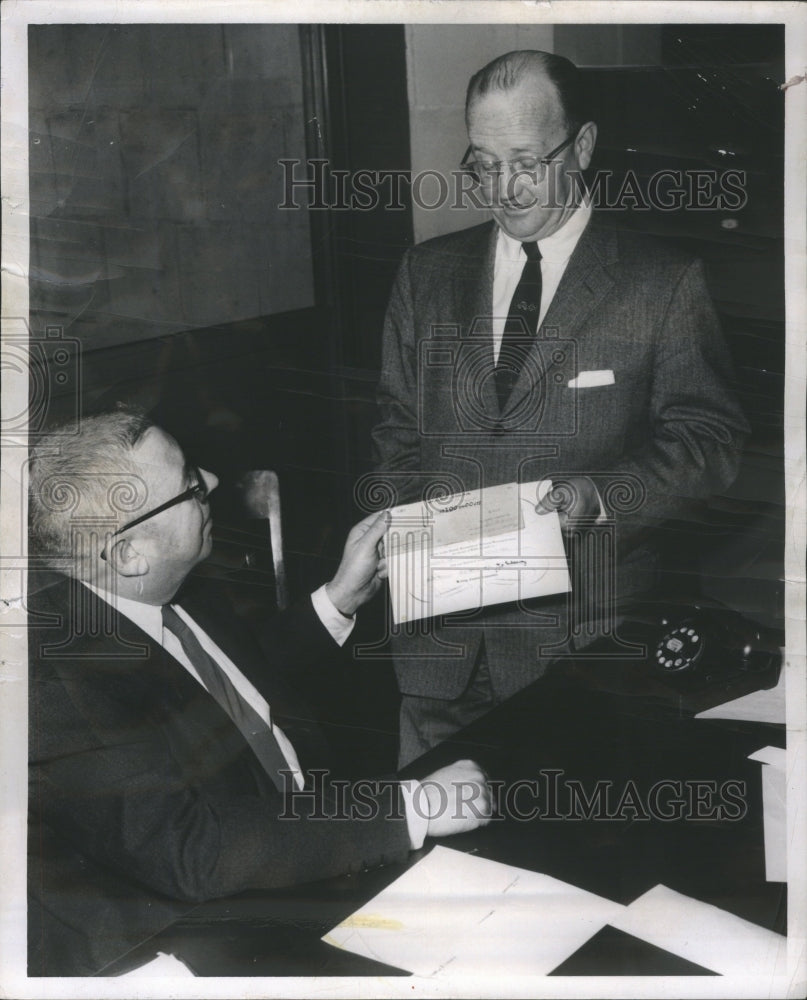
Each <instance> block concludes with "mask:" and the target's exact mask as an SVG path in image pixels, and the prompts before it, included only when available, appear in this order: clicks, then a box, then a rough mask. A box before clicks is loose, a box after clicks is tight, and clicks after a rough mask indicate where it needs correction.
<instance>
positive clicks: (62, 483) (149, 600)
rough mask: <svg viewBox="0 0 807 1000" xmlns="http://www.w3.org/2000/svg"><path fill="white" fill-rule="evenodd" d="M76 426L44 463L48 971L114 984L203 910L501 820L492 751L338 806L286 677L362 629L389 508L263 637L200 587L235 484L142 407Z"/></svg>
mask: <svg viewBox="0 0 807 1000" xmlns="http://www.w3.org/2000/svg"><path fill="white" fill-rule="evenodd" d="M71 430H72V429H71ZM74 430H75V433H72V434H70V435H66V434H65V433H64V429H62V432H61V433H60V432H55V433H54V435H53V436H51V437H48V438H46V439H45V440H43V441H42V442H41V443H40V444H39V445H38V447H37V448H36V450H35V453H34V455H33V461H32V464H31V469H30V497H31V500H30V502H31V525H32V535H33V542H34V548H35V550H36V551H37V554H38V555H41V556H45V557H47V561H48V563H49V564H50V565H51V566H53V567H54V568H56V569H58V570H60V572H58V573H55V574H53V573H51V574H49V579H48V580H43V579H41V578H40V579H38V580H36V581H34V580H33V578H32V583H31V586H30V587H29V590H30V598H29V615H30V617H29V624H30V632H29V651H30V652H29V657H30V691H29V705H30V747H29V775H30V795H29V855H30V857H29V907H28V920H29V926H28V943H29V952H28V967H29V975H32V976H39V975H91V974H94V973H99V972H103V970H104V968H105V967H106V966H107V965H108V964H109V963H110V962H112V961H114V960H116V959H117V958H119V957H120V956H121V955H124V954H125V953H126V952H127V951H129V950H130V949H131V948H133V947H134V946H136V945H137V944H139V943H140V942H142V941H144V940H146V939H148V938H149V937H150V936H152V935H154V934H155V933H157V932H158V931H160V930H161V929H162V928H164V927H166V926H167V925H169V924H170V923H172V922H173V921H175V920H176V919H177V918H179V917H180V916H181V915H182V914H183V913H185V912H187V911H188V910H189V909H190V908H191V906H192V905H193V904H196V903H199V902H202V901H205V900H209V899H213V898H217V897H223V896H228V895H230V894H233V893H239V892H242V891H244V890H247V889H272V888H274V887H278V886H284V885H290V884H293V883H295V882H302V881H310V880H314V879H320V878H327V877H329V876H332V875H337V874H340V873H343V872H347V871H350V870H359V869H361V868H362V867H365V866H370V865H376V864H382V863H384V862H385V861H389V860H393V859H397V858H403V857H404V856H405V855H406V853H407V851H408V850H410V849H417V848H418V847H420V846H421V845H422V843H423V840H424V837H425V836H426V835H430V836H441V835H445V834H449V833H455V832H462V831H465V830H470V829H473V828H474V827H476V826H479V825H480V824H483V823H485V822H487V818H488V817H489V815H490V797H489V789H488V788H487V786H486V784H485V779H484V776H483V774H482V772H481V771H480V769H479V768H478V767H477V766H476V765H475V764H473V763H471V762H470V761H461V762H458V763H457V764H454V765H452V766H450V767H447V768H443V769H441V770H440V771H438V772H435V773H434V774H433V775H431V776H430V778H429V779H428V780H427V779H424V782H423V784H422V785H418V783H417V782H410V783H406V782H404V783H399V782H397V781H396V782H391V781H387V782H383V781H376V782H369V781H367V782H362V783H357V784H361V785H362V787H361V789H359V788H358V787H357V785H353V786H351V787H350V788H348V789H347V791H343V790H340V792H341V794H340V799H339V805H338V808H336V807H335V806H334V799H333V796H332V795H331V792H332V791H333V789H331V790H330V791H329V787H328V781H327V780H325V777H324V775H325V774H327V772H323V771H322V770H321V769H322V768H323V767H325V766H327V762H326V761H325V759H324V758H323V757H322V749H321V746H320V743H319V737H318V734H317V731H316V727H315V726H314V725H313V724H312V723H311V721H310V719H306V718H305V717H304V716H301V715H300V712H299V709H298V710H295V708H294V700H293V698H292V696H291V694H290V692H289V690H288V688H287V685H286V683H285V682H284V679H283V677H282V676H281V674H282V673H283V672H284V671H285V672H286V673H287V674H290V673H292V672H299V671H301V670H303V669H304V668H305V667H306V666H307V665H313V664H314V663H315V662H316V661H321V660H322V659H323V658H324V657H327V655H328V654H329V652H330V653H332V652H334V651H335V650H336V648H337V645H336V644H337V643H342V642H344V641H345V639H346V638H347V634H348V633H349V632H350V629H351V623H352V616H353V614H354V612H355V611H356V609H357V608H358V607H359V606H360V605H361V604H362V603H364V602H365V601H366V600H367V599H368V598H369V597H370V596H371V595H372V594H373V593H374V592H375V591H376V590H377V588H378V587H379V586H380V581H381V579H382V578H383V577H384V575H385V572H386V569H385V565H384V562H383V560H381V561H380V560H379V556H378V542H379V541H380V539H381V536H382V534H383V531H384V515H381V516H373V517H370V518H367V519H365V520H364V521H362V522H361V523H360V524H358V525H356V527H354V528H353V530H352V531H351V532H350V534H349V536H348V539H347V543H346V545H345V550H344V554H343V557H342V561H341V563H340V565H339V568H338V570H337V572H336V575H335V576H334V578H333V580H331V581H330V582H329V583H327V584H325V586H324V587H322V588H320V590H318V591H317V592H316V593H315V594H313V595H312V597H311V598H306V599H305V600H304V601H303V602H302V603H301V604H300V605H299V606H297V607H295V608H292V609H291V610H290V611H289V612H287V613H285V614H281V615H276V616H274V620H273V621H272V622H270V623H269V624H267V627H266V629H265V630H264V634H263V635H261V636H258V637H256V639H257V641H255V639H253V637H252V636H250V635H248V634H246V633H245V630H244V627H243V625H240V624H237V623H236V621H235V620H234V619H233V617H232V614H231V613H228V611H227V609H226V608H225V607H222V606H221V603H220V602H219V603H216V602H215V601H214V600H212V599H211V598H212V595H210V594H205V593H204V592H197V593H194V590H193V587H192V585H191V584H190V581H188V585H187V586H183V585H184V584H186V579H187V577H188V574H189V573H190V571H191V570H192V569H193V567H194V566H195V565H196V564H197V563H199V562H200V561H201V560H203V559H205V558H206V556H207V555H208V554H209V552H210V548H211V523H210V513H209V507H208V504H207V496H208V494H209V493H210V491H211V490H212V489H214V488H215V486H216V483H217V480H216V477H215V476H214V475H213V474H212V473H210V472H206V471H204V470H199V469H194V468H193V467H191V466H189V464H188V463H187V461H186V460H185V458H184V456H183V453H182V451H181V449H180V447H179V445H178V444H177V443H176V441H174V440H173V438H171V437H170V436H169V435H168V434H166V433H165V432H164V431H162V430H161V429H160V428H158V427H156V426H154V425H152V424H150V423H149V421H148V420H147V419H146V418H145V417H144V416H143V415H142V414H140V413H136V412H127V411H118V412H114V413H109V414H103V415H100V416H96V417H91V418H88V419H86V420H84V421H83V422H82V423H81V425H80V426H79V427H77V428H75V429H74ZM312 766H313V767H315V768H317V769H319V770H318V771H317V773H316V775H315V780H314V782H313V788H312V787H311V781H310V777H311V775H310V774H309V773H308V772H309V769H310V768H311V767H312ZM314 817H316V818H314ZM323 817H324V818H323Z"/></svg>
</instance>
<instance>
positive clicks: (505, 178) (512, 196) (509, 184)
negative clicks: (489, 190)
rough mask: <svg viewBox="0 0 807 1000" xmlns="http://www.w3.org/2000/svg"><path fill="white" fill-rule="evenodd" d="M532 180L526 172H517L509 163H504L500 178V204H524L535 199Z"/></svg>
mask: <svg viewBox="0 0 807 1000" xmlns="http://www.w3.org/2000/svg"><path fill="white" fill-rule="evenodd" d="M530 181H531V178H530V176H529V174H527V173H526V172H525V171H524V170H516V169H515V168H513V167H512V166H510V164H509V163H502V164H501V167H500V170H499V176H498V195H499V202H513V201H518V202H522V201H524V200H525V199H527V198H532V197H534V193H533V185H532V184H531V183H530Z"/></svg>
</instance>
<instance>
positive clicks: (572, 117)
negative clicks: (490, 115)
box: [465, 49, 590, 133]
mask: <svg viewBox="0 0 807 1000" xmlns="http://www.w3.org/2000/svg"><path fill="white" fill-rule="evenodd" d="M522 87H523V89H524V90H528V91H533V92H534V93H535V94H536V96H539V95H540V97H541V98H543V99H547V100H550V101H551V102H552V103H553V104H555V103H556V107H557V113H558V115H559V116H560V119H561V124H562V126H563V127H564V128H565V129H566V131H567V132H570V133H571V132H576V131H577V130H578V129H579V128H580V126H581V125H583V124H584V123H585V122H587V121H589V120H590V116H589V114H588V108H587V106H586V101H585V97H584V92H583V86H582V81H581V78H580V71H579V70H578V68H577V67H576V66H575V65H574V63H572V62H570V61H569V60H568V59H564V57H563V56H556V55H554V54H553V53H551V52H541V51H539V50H537V49H523V50H520V51H516V52H507V53H505V54H504V55H503V56H498V58H496V59H494V60H493V61H492V62H489V63H488V64H487V66H483V67H482V69H480V70H479V71H478V72H477V73H474V75H473V76H472V77H471V79H470V81H469V82H468V90H467V92H466V95H465V117H466V122H467V120H468V115H469V111H470V109H471V107H472V105H473V104H475V103H476V101H477V100H478V99H479V98H480V97H483V96H484V95H486V94H488V93H490V92H492V91H497V90H498V91H512V90H516V89H519V90H520V89H522Z"/></svg>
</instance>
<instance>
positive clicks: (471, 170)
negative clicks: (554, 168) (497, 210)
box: [460, 133, 577, 184]
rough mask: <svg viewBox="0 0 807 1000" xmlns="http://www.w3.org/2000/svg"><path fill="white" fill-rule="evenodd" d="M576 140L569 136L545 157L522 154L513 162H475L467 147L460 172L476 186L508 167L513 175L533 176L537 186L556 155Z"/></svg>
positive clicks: (470, 150)
mask: <svg viewBox="0 0 807 1000" xmlns="http://www.w3.org/2000/svg"><path fill="white" fill-rule="evenodd" d="M576 138H577V133H574V134H573V135H570V136H569V137H568V139H564V140H563V142H562V143H561V144H560V145H559V146H556V147H555V149H553V150H552V152H551V153H547V154H546V156H537V155H535V154H532V153H522V154H521V156H517V157H516V158H515V159H514V160H477V159H476V158H475V157H474V155H473V146H469V147H468V148H467V149H466V150H465V156H463V158H462V163H460V170H462V171H464V172H465V173H466V174H470V175H471V176H472V177H473V178H474V180H475V181H476V182H477V184H486V183H490V182H491V181H493V180H495V179H496V178H497V177H499V176H500V175H501V173H502V168H503V167H508V168H509V170H510V171H511V172H512V173H513V174H534V175H535V181H534V183H536V184H538V183H540V182H541V181H543V179H544V177H546V168H547V167H548V166H549V164H550V163H552V161H553V160H554V159H555V158H556V157H557V155H558V153H562V152H563V150H564V149H566V147H567V146H570V145H571V144H572V143H573V142H574V140H575V139H576Z"/></svg>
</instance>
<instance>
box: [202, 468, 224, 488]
mask: <svg viewBox="0 0 807 1000" xmlns="http://www.w3.org/2000/svg"><path fill="white" fill-rule="evenodd" d="M199 473H200V474H201V476H202V479H204V481H205V486H206V487H207V492H208V493H212V492H213V490H214V489H215V488H216V487H217V486H218V485H219V477H218V476H217V475H216V474H215V472H210V471H209V470H208V469H200V470H199Z"/></svg>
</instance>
